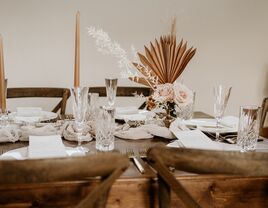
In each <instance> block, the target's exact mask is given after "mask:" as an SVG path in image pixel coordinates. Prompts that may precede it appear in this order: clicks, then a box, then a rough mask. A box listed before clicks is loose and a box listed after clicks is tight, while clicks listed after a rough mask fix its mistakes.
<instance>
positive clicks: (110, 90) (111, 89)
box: [105, 79, 117, 108]
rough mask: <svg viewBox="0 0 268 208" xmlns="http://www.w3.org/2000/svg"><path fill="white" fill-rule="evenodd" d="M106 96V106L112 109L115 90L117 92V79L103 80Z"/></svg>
mask: <svg viewBox="0 0 268 208" xmlns="http://www.w3.org/2000/svg"><path fill="white" fill-rule="evenodd" d="M105 85H106V94H107V99H108V106H109V107H110V108H113V106H114V104H115V97H116V90H117V79H105Z"/></svg>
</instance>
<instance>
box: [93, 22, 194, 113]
mask: <svg viewBox="0 0 268 208" xmlns="http://www.w3.org/2000/svg"><path fill="white" fill-rule="evenodd" d="M88 34H89V35H90V36H91V37H93V38H95V40H96V46H97V47H98V50H99V51H101V52H103V53H105V54H107V53H109V54H112V55H114V56H115V57H117V58H118V59H119V61H118V66H119V68H124V71H122V72H121V76H122V77H125V78H126V77H127V78H129V79H130V80H132V81H134V82H136V83H139V84H142V85H145V86H148V87H150V88H152V89H153V91H154V93H153V95H152V96H151V97H150V98H148V102H147V107H148V108H149V109H152V108H156V107H161V108H164V109H167V110H168V111H169V112H170V114H171V115H172V116H176V115H175V105H178V106H184V105H187V104H189V103H190V102H192V99H193V92H192V91H191V90H189V89H188V88H187V87H186V86H185V85H183V84H181V83H175V81H176V80H177V79H178V77H179V76H180V75H181V73H182V72H183V71H184V69H185V68H186V66H187V64H188V63H189V61H190V60H191V59H192V58H193V56H194V55H195V53H196V48H193V47H190V48H189V49H187V41H183V40H181V41H179V43H178V44H177V42H178V41H177V37H176V19H174V20H173V22H172V26H171V33H170V34H169V35H166V36H160V38H159V40H157V39H155V43H154V44H153V43H152V42H150V46H149V47H147V46H144V48H145V55H143V54H141V53H137V52H136V51H135V49H134V47H132V52H133V57H134V58H133V59H132V61H130V59H129V58H128V56H127V52H126V51H125V50H123V49H122V48H121V47H120V45H119V44H118V43H117V42H113V41H112V40H111V39H110V37H109V36H108V34H107V33H105V32H104V31H103V30H96V29H95V28H94V27H90V28H88ZM133 66H134V67H135V69H136V71H135V70H133Z"/></svg>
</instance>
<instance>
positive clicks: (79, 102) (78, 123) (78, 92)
mask: <svg viewBox="0 0 268 208" xmlns="http://www.w3.org/2000/svg"><path fill="white" fill-rule="evenodd" d="M71 95H72V98H73V115H74V120H75V128H76V135H77V141H78V145H77V149H78V150H79V151H81V152H82V153H86V152H88V151H89V150H88V148H86V147H83V146H82V133H83V129H84V125H85V117H86V112H87V103H88V87H74V88H71Z"/></svg>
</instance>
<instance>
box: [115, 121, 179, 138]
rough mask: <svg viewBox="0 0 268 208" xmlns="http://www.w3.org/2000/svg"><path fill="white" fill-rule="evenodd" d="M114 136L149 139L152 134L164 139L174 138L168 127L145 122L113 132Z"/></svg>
mask: <svg viewBox="0 0 268 208" xmlns="http://www.w3.org/2000/svg"><path fill="white" fill-rule="evenodd" d="M115 136H116V137H119V138H122V139H133V140H138V139H151V138H153V137H154V136H159V137H163V138H166V139H174V138H175V136H174V135H173V134H172V133H171V132H170V131H169V129H168V128H166V127H163V126H158V125H156V124H146V125H142V126H140V127H137V128H127V129H122V130H118V131H116V132H115Z"/></svg>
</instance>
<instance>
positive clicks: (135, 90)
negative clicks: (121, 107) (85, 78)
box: [89, 86, 152, 109]
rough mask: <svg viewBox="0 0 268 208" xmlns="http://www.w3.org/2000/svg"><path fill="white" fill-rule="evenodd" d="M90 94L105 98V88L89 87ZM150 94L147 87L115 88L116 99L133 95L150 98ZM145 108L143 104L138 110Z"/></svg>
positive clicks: (150, 90)
mask: <svg viewBox="0 0 268 208" xmlns="http://www.w3.org/2000/svg"><path fill="white" fill-rule="evenodd" d="M89 92H90V93H99V96H100V97H105V96H106V88H105V87H90V88H89ZM151 94H152V89H151V88H148V87H121V86H119V87H117V91H116V96H118V97H134V96H135V95H143V96H145V97H147V96H150V95H151ZM144 107H145V103H143V104H142V105H141V106H140V107H139V108H140V109H142V108H144Z"/></svg>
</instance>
